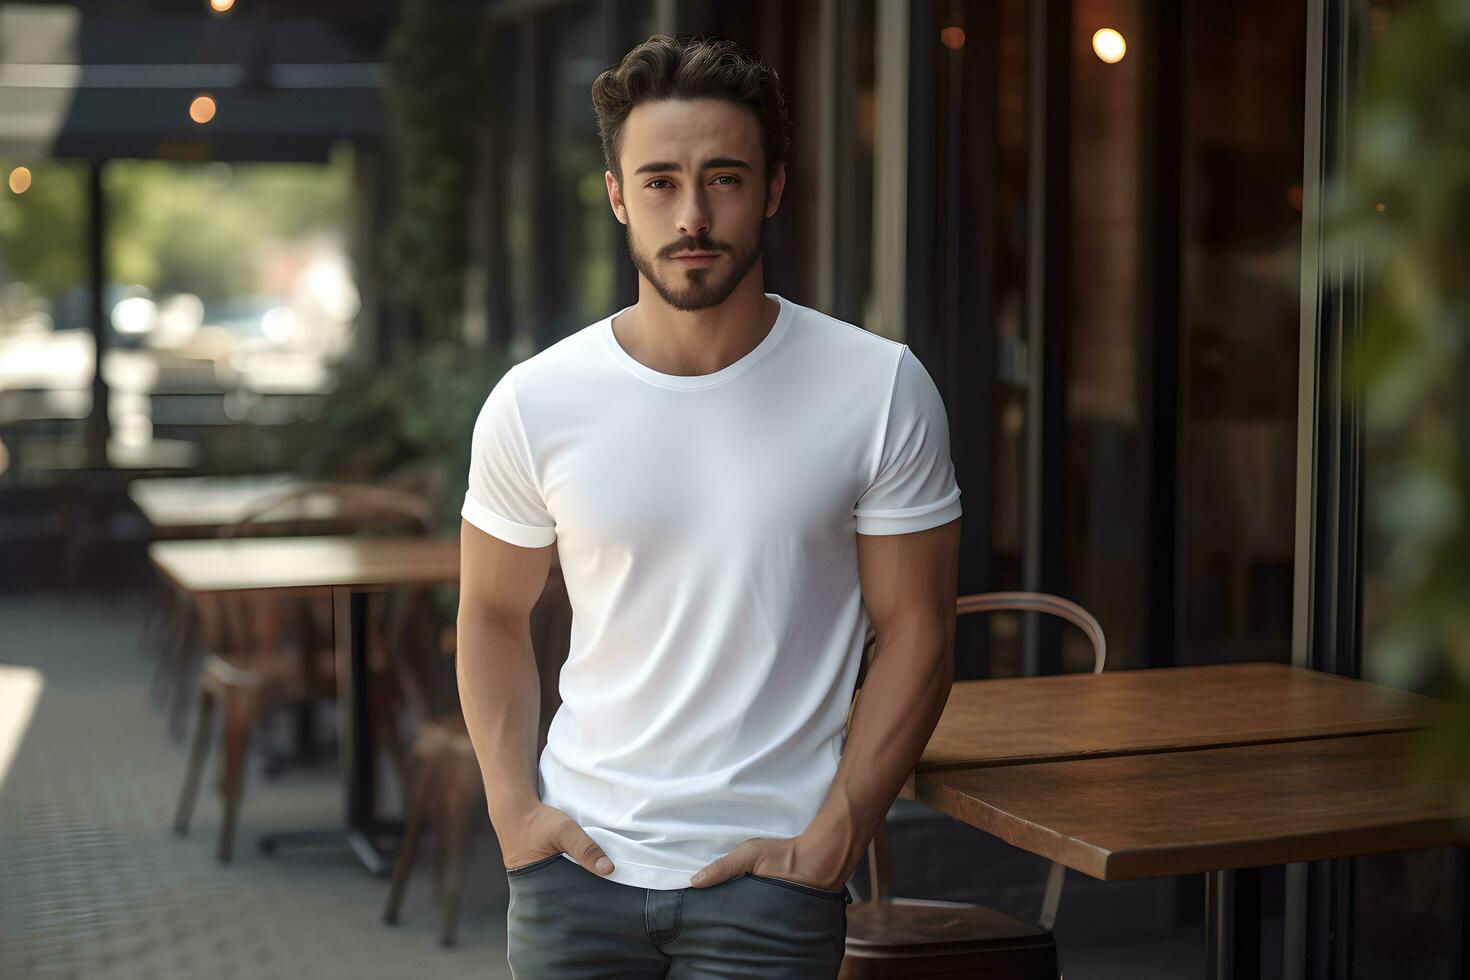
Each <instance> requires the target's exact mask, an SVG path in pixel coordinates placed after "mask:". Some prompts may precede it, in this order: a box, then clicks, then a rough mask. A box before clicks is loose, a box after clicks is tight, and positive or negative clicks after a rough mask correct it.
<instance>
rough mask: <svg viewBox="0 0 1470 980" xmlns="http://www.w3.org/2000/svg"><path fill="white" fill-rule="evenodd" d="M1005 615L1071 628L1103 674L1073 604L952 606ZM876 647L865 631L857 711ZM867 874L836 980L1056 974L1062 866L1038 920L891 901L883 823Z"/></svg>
mask: <svg viewBox="0 0 1470 980" xmlns="http://www.w3.org/2000/svg"><path fill="white" fill-rule="evenodd" d="M1003 611H1026V612H1036V613H1047V614H1050V615H1053V616H1057V617H1060V618H1062V619H1065V620H1066V621H1068V622H1069V623H1071V624H1073V625H1074V626H1076V627H1077V628H1078V629H1080V630H1081V631H1082V632H1083V633H1084V634H1086V636H1087V639H1088V641H1089V642H1090V643H1091V645H1092V651H1093V668H1092V669H1093V673H1095V674H1100V673H1102V671H1103V668H1104V666H1105V665H1106V664H1107V657H1108V648H1107V640H1106V638H1105V637H1104V635H1103V630H1102V626H1101V625H1100V624H1099V623H1098V621H1097V620H1096V619H1095V618H1094V617H1093V615H1092V614H1091V613H1089V612H1088V611H1087V610H1085V609H1083V608H1082V607H1081V606H1079V605H1077V604H1076V603H1074V602H1071V601H1069V600H1067V599H1063V598H1061V597H1060V596H1052V595H1045V594H1043V593H1039V592H991V593H975V594H972V595H962V596H960V597H959V598H958V599H957V600H956V608H955V612H956V615H958V616H965V615H975V614H980V613H992V612H1003ZM874 642H875V638H874V635H873V632H872V630H871V629H870V630H869V631H868V638H867V642H866V643H865V644H864V646H863V669H862V673H861V674H859V677H858V685H857V689H856V690H855V691H854V692H853V705H854V707H855V706H856V704H857V699H858V697H860V696H861V694H862V680H863V677H864V676H865V675H866V672H867V667H868V664H869V663H870V662H871V660H872V656H873V648H874ZM866 871H867V874H866V879H867V887H868V892H869V894H870V896H871V897H870V898H868V900H866V901H863V902H857V903H855V904H853V905H852V906H850V907H849V908H848V910H847V917H848V918H847V940H846V942H847V953H846V956H845V957H844V958H843V961H842V972H841V973H840V974H839V977H840V978H841V980H876V978H879V977H907V976H912V977H1013V978H1017V980H1051V978H1054V977H1055V976H1056V975H1057V954H1056V943H1055V941H1054V940H1053V939H1052V935H1051V930H1052V927H1053V925H1054V924H1055V923H1056V918H1057V909H1058V908H1059V907H1060V905H1061V900H1062V887H1063V885H1064V884H1065V883H1066V872H1067V869H1066V867H1065V866H1064V865H1061V864H1058V863H1056V862H1053V863H1052V865H1051V869H1050V871H1049V872H1048V874H1047V879H1046V890H1045V892H1044V893H1043V895H1042V901H1041V909H1040V914H1039V915H1038V916H1037V921H1036V922H1028V921H1026V920H1024V919H1021V918H1018V917H1016V916H1014V915H1010V914H1007V913H1006V912H1002V911H1001V910H999V909H994V908H990V907H987V906H984V905H973V904H965V903H959V902H947V901H937V900H932V899H923V898H900V897H896V896H895V895H893V894H892V889H891V880H892V874H891V867H890V862H889V849H888V829H887V826H886V821H884V822H880V823H879V824H878V829H877V831H876V832H875V833H874V835H873V840H872V842H871V843H869V844H868V850H867V868H866Z"/></svg>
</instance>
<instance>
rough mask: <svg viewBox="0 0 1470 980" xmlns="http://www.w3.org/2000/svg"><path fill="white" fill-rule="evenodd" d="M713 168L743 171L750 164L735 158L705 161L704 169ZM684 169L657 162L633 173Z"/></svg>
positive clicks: (748, 167) (747, 168)
mask: <svg viewBox="0 0 1470 980" xmlns="http://www.w3.org/2000/svg"><path fill="white" fill-rule="evenodd" d="M711 167H738V168H740V169H742V170H749V169H750V164H748V163H746V162H745V161H744V160H738V159H736V158H735V157H711V158H710V159H708V160H706V161H704V166H703V168H702V169H704V170H709V169H710V168H711ZM683 169H684V168H683V167H682V166H680V165H679V164H677V163H670V162H667V161H656V162H654V163H645V164H644V165H643V166H641V167H639V168H638V169H637V170H635V171H633V173H635V174H642V173H653V172H655V171H661V170H678V171H682V170H683Z"/></svg>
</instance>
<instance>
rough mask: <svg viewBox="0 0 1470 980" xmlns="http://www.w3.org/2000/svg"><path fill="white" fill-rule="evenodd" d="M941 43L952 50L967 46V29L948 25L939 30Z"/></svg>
mask: <svg viewBox="0 0 1470 980" xmlns="http://www.w3.org/2000/svg"><path fill="white" fill-rule="evenodd" d="M939 43H940V44H942V45H944V46H945V47H946V48H949V49H950V50H951V51H958V50H959V49H960V48H963V47H964V46H965V29H964V28H963V27H946V28H945V29H944V30H942V31H940V32H939Z"/></svg>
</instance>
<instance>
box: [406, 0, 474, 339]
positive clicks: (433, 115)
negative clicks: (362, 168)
mask: <svg viewBox="0 0 1470 980" xmlns="http://www.w3.org/2000/svg"><path fill="white" fill-rule="evenodd" d="M399 11H400V16H399V21H398V23H397V25H396V26H395V28H394V31H393V34H392V36H391V37H390V38H389V40H388V44H387V53H386V72H387V78H386V85H385V86H384V93H383V95H384V102H385V105H386V108H387V114H388V137H389V149H390V156H391V161H392V172H393V195H392V201H393V203H392V207H393V210H392V214H391V217H390V219H389V222H388V228H387V229H386V232H385V234H384V237H383V239H382V250H381V253H380V255H379V256H378V258H379V260H380V262H381V264H382V272H381V279H382V281H383V282H384V284H385V285H387V287H388V288H389V289H390V290H391V291H392V294H393V296H394V298H395V299H397V300H398V301H400V302H402V303H403V304H404V305H405V306H407V307H409V308H411V309H413V310H415V311H416V312H417V313H418V315H419V318H420V319H421V321H422V322H423V323H424V324H425V327H426V329H427V332H428V333H429V334H430V335H431V336H433V337H438V338H452V337H454V336H455V335H456V333H457V332H458V330H459V328H460V314H461V312H462V308H463V304H464V274H465V269H466V266H467V265H468V263H469V226H468V218H467V216H466V214H465V207H466V204H467V203H468V202H469V200H470V198H471V196H472V195H471V191H472V187H473V179H474V171H475V143H476V138H477V133H478V131H479V130H480V127H481V123H482V121H483V115H482V114H483V112H484V107H485V106H486V105H487V104H488V102H489V99H490V98H492V97H494V96H493V95H492V93H490V92H489V91H488V86H489V75H488V72H487V71H486V65H487V61H488V58H487V56H486V53H485V46H484V41H485V39H486V36H487V35H486V33H485V31H484V30H483V29H482V23H481V21H480V20H479V19H478V18H477V17H476V16H475V15H474V14H472V13H470V12H467V11H464V10H462V9H461V8H460V7H459V6H458V5H456V4H454V3H451V2H450V0H405V2H404V3H402V4H401V5H400V7H399Z"/></svg>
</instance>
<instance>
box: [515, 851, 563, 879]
mask: <svg viewBox="0 0 1470 980" xmlns="http://www.w3.org/2000/svg"><path fill="white" fill-rule="evenodd" d="M563 853H564V852H562V851H557V852H556V853H555V854H553V855H551V856H550V857H544V858H541V859H540V860H539V861H532V862H531V863H530V864H523V865H521V866H520V867H517V868H506V869H505V873H506V874H508V875H511V876H515V875H523V874H527V873H529V872H532V871H535V870H536V869H537V868H544V867H546V866H547V865H549V864H551V862H552V861H559V860H561V856H562V854H563Z"/></svg>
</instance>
